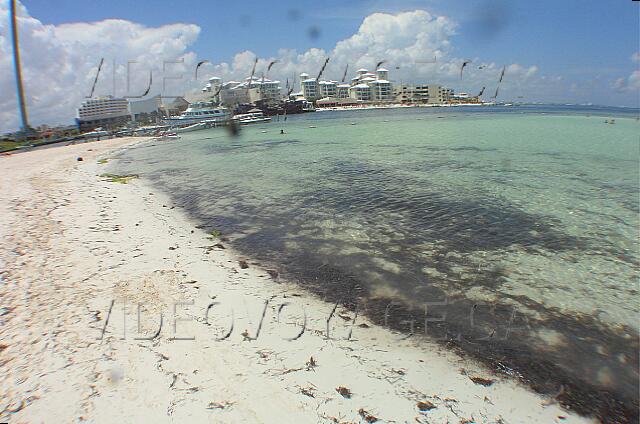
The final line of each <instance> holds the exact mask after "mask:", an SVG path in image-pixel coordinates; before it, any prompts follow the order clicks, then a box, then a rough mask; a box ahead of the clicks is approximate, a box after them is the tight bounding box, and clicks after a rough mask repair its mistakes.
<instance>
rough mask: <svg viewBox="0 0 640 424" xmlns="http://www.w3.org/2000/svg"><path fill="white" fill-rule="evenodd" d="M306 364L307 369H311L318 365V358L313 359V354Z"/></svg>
mask: <svg viewBox="0 0 640 424" xmlns="http://www.w3.org/2000/svg"><path fill="white" fill-rule="evenodd" d="M306 365H307V371H311V370H312V369H314V368H315V367H317V366H318V362H316V360H315V359H313V356H312V357H311V358H309V360H308V361H307V364H306Z"/></svg>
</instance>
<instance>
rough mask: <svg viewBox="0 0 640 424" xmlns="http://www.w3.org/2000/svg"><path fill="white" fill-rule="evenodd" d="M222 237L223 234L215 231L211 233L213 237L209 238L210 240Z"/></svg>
mask: <svg viewBox="0 0 640 424" xmlns="http://www.w3.org/2000/svg"><path fill="white" fill-rule="evenodd" d="M221 235H222V233H221V232H220V231H218V230H213V231H211V235H210V236H209V237H210V238H220V236H221Z"/></svg>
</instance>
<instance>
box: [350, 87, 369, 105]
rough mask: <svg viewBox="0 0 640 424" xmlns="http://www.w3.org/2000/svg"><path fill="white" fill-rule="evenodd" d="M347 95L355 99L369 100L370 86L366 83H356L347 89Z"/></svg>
mask: <svg viewBox="0 0 640 424" xmlns="http://www.w3.org/2000/svg"><path fill="white" fill-rule="evenodd" d="M349 97H351V98H352V99H355V100H361V101H369V100H371V87H369V85H368V84H365V83H362V84H356V85H354V86H353V87H351V88H350V89H349Z"/></svg>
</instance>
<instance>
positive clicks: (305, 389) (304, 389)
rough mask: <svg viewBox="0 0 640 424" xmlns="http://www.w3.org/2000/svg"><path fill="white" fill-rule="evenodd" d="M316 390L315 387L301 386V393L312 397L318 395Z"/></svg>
mask: <svg viewBox="0 0 640 424" xmlns="http://www.w3.org/2000/svg"><path fill="white" fill-rule="evenodd" d="M315 390H316V389H315V388H314V387H300V393H302V394H303V395H305V396H309V397H311V398H315V397H316V394H315Z"/></svg>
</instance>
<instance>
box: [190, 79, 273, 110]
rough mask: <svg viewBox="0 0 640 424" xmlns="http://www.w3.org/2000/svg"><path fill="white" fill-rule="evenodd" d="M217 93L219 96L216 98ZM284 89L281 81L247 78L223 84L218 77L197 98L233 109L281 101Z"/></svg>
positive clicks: (211, 80) (210, 81)
mask: <svg viewBox="0 0 640 424" xmlns="http://www.w3.org/2000/svg"><path fill="white" fill-rule="evenodd" d="M216 93H217V96H216ZM281 97H282V89H281V87H280V81H272V80H270V79H267V78H256V77H253V78H252V79H250V78H246V79H245V80H244V82H240V81H227V82H224V83H223V82H222V79H220V78H218V77H212V78H209V82H208V83H207V84H206V85H205V86H204V88H203V89H202V92H201V94H200V95H199V96H197V98H198V99H199V100H204V99H206V100H207V101H215V102H218V103H222V104H224V105H225V106H228V107H233V106H236V105H238V104H243V103H255V102H257V101H259V100H267V101H268V100H280V99H281Z"/></svg>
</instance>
